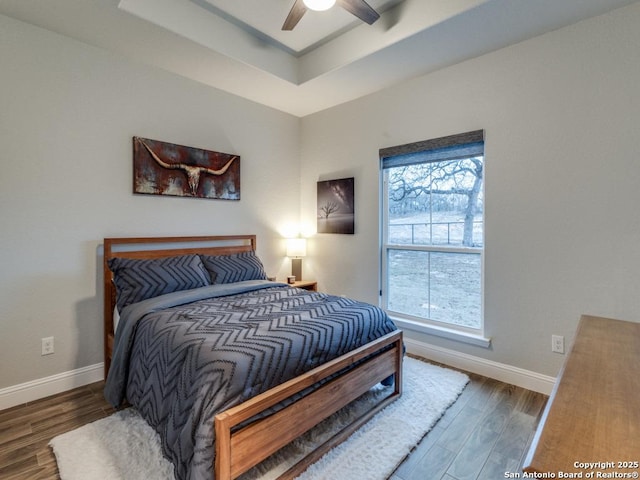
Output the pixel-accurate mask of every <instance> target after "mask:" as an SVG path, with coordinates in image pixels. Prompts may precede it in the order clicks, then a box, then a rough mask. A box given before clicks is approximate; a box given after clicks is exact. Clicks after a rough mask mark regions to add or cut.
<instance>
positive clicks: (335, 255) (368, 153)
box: [301, 3, 640, 376]
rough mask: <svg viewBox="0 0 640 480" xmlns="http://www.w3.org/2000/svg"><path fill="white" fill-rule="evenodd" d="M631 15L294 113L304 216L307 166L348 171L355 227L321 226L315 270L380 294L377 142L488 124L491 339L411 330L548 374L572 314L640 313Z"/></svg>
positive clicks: (637, 8) (313, 245) (331, 282)
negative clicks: (324, 230)
mask: <svg viewBox="0 0 640 480" xmlns="http://www.w3.org/2000/svg"><path fill="white" fill-rule="evenodd" d="M638 25H640V4H638V3H636V4H635V5H632V6H629V7H626V8H623V9H620V10H617V11H613V12H611V13H610V14H607V15H604V16H601V17H596V18H593V19H590V20H586V21H583V22H581V23H578V24H575V25H573V26H569V27H567V28H564V29H561V30H558V31H555V32H551V33H549V34H546V35H543V36H540V37H537V38H534V39H532V40H529V41H526V42H523V43H521V44H517V45H514V46H511V47H509V48H505V49H502V50H499V51H496V52H494V53H491V54H488V55H485V56H483V57H480V58H477V59H473V60H469V61H466V62H464V63H461V64H458V65H455V66H452V67H450V68H447V69H444V70H441V71H439V72H436V73H432V74H429V75H425V76H423V77H420V78H416V79H414V80H412V81H409V82H407V83H404V84H402V85H399V86H395V87H392V88H388V89H386V90H384V91H382V92H379V93H377V94H374V95H370V96H368V97H366V98H363V99H360V100H357V101H354V102H351V103H349V104H345V105H342V106H339V107H335V108H332V109H330V110H326V111H323V112H320V113H317V114H314V115H312V116H309V117H306V118H304V119H303V121H302V159H303V163H302V169H301V172H302V217H303V220H305V221H307V222H314V221H315V208H316V199H315V193H314V192H315V182H316V181H318V180H328V179H331V178H341V177H347V176H355V182H356V183H355V187H356V199H355V205H356V234H355V235H353V236H348V235H317V236H316V237H315V238H314V239H313V241H312V242H310V246H309V250H310V251H311V252H313V253H312V258H309V259H308V260H305V265H306V266H307V271H309V269H313V273H311V272H309V275H315V276H316V277H317V279H318V280H319V286H320V288H321V289H323V290H326V291H329V292H334V293H338V294H346V295H348V296H352V297H355V298H359V299H362V300H366V301H369V302H373V303H376V302H377V301H378V295H377V292H378V267H379V261H378V258H379V248H378V239H379V220H378V218H379V204H380V199H379V168H378V149H379V148H381V147H389V146H394V145H402V144H405V143H410V142H415V141H420V140H426V139H430V138H436V137H440V136H443V135H450V134H455V133H461V132H466V131H470V130H476V129H484V130H485V132H486V144H485V152H486V185H485V208H486V257H485V328H486V334H487V335H488V336H490V337H492V348H491V349H485V348H481V347H473V346H470V345H467V344H463V343H459V342H454V341H449V340H443V339H441V338H437V337H432V336H427V335H423V334H417V333H412V332H407V335H408V336H410V337H411V338H413V339H416V340H419V341H423V342H428V343H431V344H434V345H437V346H439V347H442V348H446V349H452V350H456V351H459V352H462V353H464V354H469V355H473V356H477V357H482V358H485V359H488V360H491V361H495V362H499V363H503V364H506V365H510V366H514V367H519V368H522V369H526V370H529V371H533V372H537V373H541V374H545V375H551V376H555V375H556V374H557V371H558V369H559V367H560V365H561V363H562V361H563V359H564V357H563V356H562V355H558V354H555V353H551V335H552V334H559V335H564V336H565V337H566V338H567V342H568V343H569V342H570V341H571V338H572V337H573V334H574V331H575V328H576V326H577V322H578V320H579V317H580V315H581V314H583V313H589V314H595V315H602V316H610V317H616V318H621V319H626V320H634V321H638V320H640V295H638V294H637V289H638V285H640V248H639V246H640V215H639V214H638V205H639V204H640V188H639V185H640V157H639V155H638V152H639V150H638V125H639V123H640V97H639V96H638V85H640V49H639V48H638V45H640V29H638ZM425 48H429V46H428V45H425Z"/></svg>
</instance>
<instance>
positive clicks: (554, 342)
mask: <svg viewBox="0 0 640 480" xmlns="http://www.w3.org/2000/svg"><path fill="white" fill-rule="evenodd" d="M551 351H552V352H556V353H564V337H563V336H562V335H551Z"/></svg>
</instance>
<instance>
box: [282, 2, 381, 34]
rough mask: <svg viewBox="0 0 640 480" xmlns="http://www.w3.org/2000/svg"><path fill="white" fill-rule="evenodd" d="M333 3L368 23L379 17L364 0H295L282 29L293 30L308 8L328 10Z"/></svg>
mask: <svg viewBox="0 0 640 480" xmlns="http://www.w3.org/2000/svg"><path fill="white" fill-rule="evenodd" d="M335 3H337V4H338V5H340V6H341V7H342V8H344V9H345V10H346V11H347V12H349V13H351V14H353V15H355V16H356V17H358V18H359V19H360V20H362V21H363V22H366V23H368V24H369V25H371V24H372V23H374V22H375V21H376V20H378V18H380V15H379V14H378V12H376V11H375V10H374V9H373V8H372V7H371V6H370V5H369V4H368V3H367V2H365V0H296V1H295V3H294V4H293V7H291V11H289V15H287V19H286V20H285V21H284V25H282V30H293V29H294V27H295V26H296V25H297V24H298V22H299V21H300V19H301V18H302V16H303V15H304V14H305V12H306V11H307V10H308V9H311V10H328V9H330V8H331V7H333V5H334V4H335Z"/></svg>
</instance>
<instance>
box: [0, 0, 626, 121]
mask: <svg viewBox="0 0 640 480" xmlns="http://www.w3.org/2000/svg"><path fill="white" fill-rule="evenodd" d="M635 1H637V0H562V1H558V0H370V1H369V3H370V4H371V5H372V6H373V7H374V8H376V9H377V10H378V11H379V12H380V13H381V18H380V19H379V20H378V21H377V22H376V23H374V24H373V25H371V26H369V25H367V24H364V23H362V22H360V21H359V20H358V19H357V18H355V17H353V16H352V15H350V14H349V13H347V12H346V11H344V10H343V9H341V8H339V7H334V8H333V9H332V10H330V11H328V12H312V11H309V12H307V14H305V16H304V17H303V18H302V20H301V21H300V23H299V24H298V26H297V27H296V29H295V30H294V31H292V32H282V31H281V30H280V28H281V26H282V23H283V22H284V19H285V18H286V15H287V13H288V11H289V9H290V8H291V6H292V4H293V0H241V1H240V0H55V1H51V0H0V14H2V15H6V16H9V17H13V18H16V19H18V20H21V21H23V22H27V23H30V24H33V25H36V26H39V27H42V28H46V29H48V30H51V31H54V32H57V33H60V34H63V35H66V36H69V37H72V38H75V39H77V40H80V41H82V42H85V43H88V44H90V45H94V46H97V47H99V48H103V49H106V50H109V51H112V52H116V53H118V54H121V55H123V56H125V57H127V58H129V59H133V60H135V61H139V62H142V63H146V64H150V65H153V66H155V67H159V68H162V69H165V70H168V71H171V72H174V73H176V74H178V75H182V76H184V77H187V78H190V79H193V80H195V81H197V82H200V83H203V84H206V85H209V86H211V87H215V88H218V89H221V90H224V91H227V92H230V93H233V94H235V95H239V96H242V97H245V98H247V99H249V100H252V101H255V102H258V103H262V104H264V105H267V106H269V107H272V108H275V109H278V110H281V111H284V112H287V113H290V114H292V115H296V116H305V115H308V114H311V113H314V112H318V111H321V110H323V109H326V108H330V107H332V106H335V105H338V104H341V103H344V102H348V101H350V100H353V99H356V98H359V97H361V96H364V95H367V94H369V93H373V92H375V91H378V90H381V89H383V88H386V87H388V86H391V85H393V84H396V83H399V82H402V81H404V80H407V79H409V78H412V77H415V76H418V75H423V74H426V73H429V72H432V71H435V70H437V69H440V68H443V67H446V66H448V65H452V64H455V63H458V62H460V61H463V60H466V59H469V58H473V57H476V56H479V55H482V54H484V53H487V52H490V51H493V50H496V49H498V48H502V47H505V46H507V45H510V44H513V43H516V42H520V41H523V40H526V39H528V38H531V37H534V36H536V35H540V34H542V33H545V32H548V31H551V30H555V29H558V28H561V27H563V26H566V25H569V24H571V23H575V22H577V21H580V20H582V19H584V18H588V17H592V16H595V15H600V14H602V13H605V12H607V11H609V10H612V9H614V8H618V7H622V6H624V5H628V4H631V3H634V2H635Z"/></svg>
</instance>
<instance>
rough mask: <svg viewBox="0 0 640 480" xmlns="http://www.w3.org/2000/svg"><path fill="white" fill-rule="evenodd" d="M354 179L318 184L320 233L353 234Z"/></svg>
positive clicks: (326, 181)
mask: <svg viewBox="0 0 640 480" xmlns="http://www.w3.org/2000/svg"><path fill="white" fill-rule="evenodd" d="M353 201H354V178H353V177H351V178H341V179H338V180H325V181H322V182H318V215H317V217H318V233H347V234H353V233H354V227H355V221H354V220H355V208H354V204H353Z"/></svg>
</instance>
